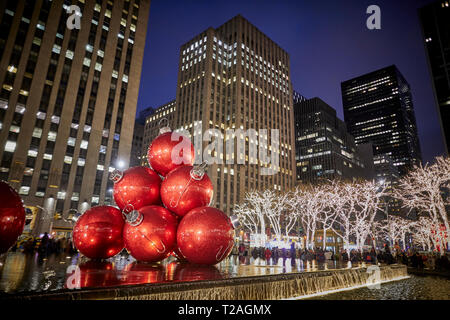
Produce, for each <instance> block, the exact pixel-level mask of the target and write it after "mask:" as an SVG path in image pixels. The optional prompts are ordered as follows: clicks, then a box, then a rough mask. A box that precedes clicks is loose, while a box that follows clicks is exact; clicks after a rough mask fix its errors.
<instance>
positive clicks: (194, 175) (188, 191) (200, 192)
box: [161, 164, 214, 217]
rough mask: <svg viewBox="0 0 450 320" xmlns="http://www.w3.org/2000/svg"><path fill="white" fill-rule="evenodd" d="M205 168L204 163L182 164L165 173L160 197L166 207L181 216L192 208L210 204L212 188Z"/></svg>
mask: <svg viewBox="0 0 450 320" xmlns="http://www.w3.org/2000/svg"><path fill="white" fill-rule="evenodd" d="M205 168H206V164H202V165H200V166H194V167H192V166H183V167H180V168H178V169H175V170H173V171H171V172H170V173H169V174H168V175H167V177H166V179H165V180H164V181H163V183H162V184H161V199H162V201H163V203H164V205H165V206H166V208H167V209H169V210H170V211H172V212H174V213H175V214H177V215H178V216H180V217H183V216H185V215H186V214H187V213H188V212H189V211H191V210H192V209H194V208H198V207H204V206H207V205H209V204H210V202H211V199H212V197H213V194H214V188H213V185H212V183H211V180H210V179H209V177H208V175H207V174H206V173H205Z"/></svg>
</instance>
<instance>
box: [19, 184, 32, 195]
mask: <svg viewBox="0 0 450 320" xmlns="http://www.w3.org/2000/svg"><path fill="white" fill-rule="evenodd" d="M28 193H30V187H27V186H22V187H20V189H19V194H21V195H25V196H26V195H28Z"/></svg>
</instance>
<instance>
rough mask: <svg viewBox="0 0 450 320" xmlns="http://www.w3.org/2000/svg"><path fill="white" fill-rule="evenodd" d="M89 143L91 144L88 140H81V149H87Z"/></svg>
mask: <svg viewBox="0 0 450 320" xmlns="http://www.w3.org/2000/svg"><path fill="white" fill-rule="evenodd" d="M88 144H89V143H88V142H87V141H86V140H81V143H80V148H81V149H87V147H88Z"/></svg>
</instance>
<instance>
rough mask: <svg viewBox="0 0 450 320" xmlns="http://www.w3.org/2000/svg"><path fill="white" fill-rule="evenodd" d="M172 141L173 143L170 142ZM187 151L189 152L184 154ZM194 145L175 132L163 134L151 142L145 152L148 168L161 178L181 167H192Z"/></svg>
mask: <svg viewBox="0 0 450 320" xmlns="http://www.w3.org/2000/svg"><path fill="white" fill-rule="evenodd" d="M172 139H173V140H174V141H172ZM186 150H189V152H185V151H186ZM194 159H195V150H194V145H193V144H192V142H191V140H189V138H187V137H185V136H182V135H180V134H179V133H176V132H165V133H163V134H160V135H159V136H158V137H156V138H155V140H153V142H152V143H151V144H150V146H149V148H148V151H147V160H148V163H149V164H150V166H151V167H152V168H153V170H155V171H156V172H158V173H159V174H160V175H162V176H164V177H165V176H166V175H167V174H168V173H169V172H170V171H172V170H174V169H175V168H178V167H181V166H183V165H192V164H193V163H194Z"/></svg>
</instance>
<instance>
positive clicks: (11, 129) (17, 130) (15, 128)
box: [9, 125, 20, 133]
mask: <svg viewBox="0 0 450 320" xmlns="http://www.w3.org/2000/svg"><path fill="white" fill-rule="evenodd" d="M9 131H11V132H14V133H19V132H20V127H18V126H14V125H12V126H11V127H9Z"/></svg>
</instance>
